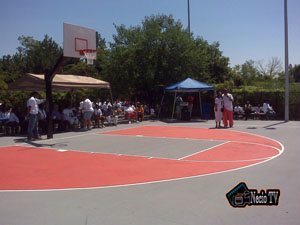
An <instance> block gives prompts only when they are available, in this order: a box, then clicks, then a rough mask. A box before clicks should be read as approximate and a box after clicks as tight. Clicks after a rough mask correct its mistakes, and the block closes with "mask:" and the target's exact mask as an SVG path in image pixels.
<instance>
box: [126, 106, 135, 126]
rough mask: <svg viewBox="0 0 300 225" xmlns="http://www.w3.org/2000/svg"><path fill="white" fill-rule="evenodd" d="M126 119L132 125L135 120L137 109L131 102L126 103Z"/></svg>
mask: <svg viewBox="0 0 300 225" xmlns="http://www.w3.org/2000/svg"><path fill="white" fill-rule="evenodd" d="M124 113H125V118H126V119H128V122H129V123H131V121H132V119H134V118H135V109H134V107H132V105H130V104H129V102H127V103H126V106H125V107H124Z"/></svg>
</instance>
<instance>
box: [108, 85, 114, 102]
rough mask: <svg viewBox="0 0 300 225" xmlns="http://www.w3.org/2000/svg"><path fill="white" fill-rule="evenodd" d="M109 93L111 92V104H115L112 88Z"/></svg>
mask: <svg viewBox="0 0 300 225" xmlns="http://www.w3.org/2000/svg"><path fill="white" fill-rule="evenodd" d="M109 92H110V98H111V104H112V105H113V104H114V99H113V95H112V91H111V88H110V87H109Z"/></svg>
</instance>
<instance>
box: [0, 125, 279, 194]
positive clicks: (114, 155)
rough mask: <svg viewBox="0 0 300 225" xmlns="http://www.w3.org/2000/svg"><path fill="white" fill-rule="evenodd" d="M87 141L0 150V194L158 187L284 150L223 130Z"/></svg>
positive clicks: (170, 130) (159, 130) (132, 132)
mask: <svg viewBox="0 0 300 225" xmlns="http://www.w3.org/2000/svg"><path fill="white" fill-rule="evenodd" d="M71 138H72V137H71ZM85 138H86V137H85ZM89 138H90V139H85V143H86V148H84V146H81V147H80V148H76V146H77V145H78V144H76V143H77V142H78V141H79V142H80V141H82V140H83V139H82V138H81V137H77V138H76V137H75V138H74V140H73V141H72V143H73V144H71V145H69V148H65V149H64V148H61V147H63V146H56V147H55V146H54V148H52V147H51V148H47V147H46V145H44V146H40V147H34V146H25V145H23V146H22V145H17V146H16V145H15V146H5V147H1V148H0V171H2V172H1V176H0V189H1V190H3V191H4V190H7V191H9V190H61V189H91V188H107V187H115V186H128V185H136V184H145V183H155V182H163V181H170V180H177V179H185V178H191V177H198V176H204V175H211V174H217V173H223V172H226V171H232V170H238V169H241V168H246V167H249V166H254V165H257V164H260V163H263V162H267V161H269V160H271V159H274V158H275V157H277V156H279V155H280V154H281V153H282V152H283V151H284V147H283V145H282V144H281V143H279V142H278V141H276V140H273V139H271V138H267V137H263V136H259V135H254V134H249V133H245V132H240V131H234V130H229V129H209V128H199V127H177V126H161V125H159V126H157V125H156V126H151V125H148V126H139V127H133V128H124V129H116V130H112V131H104V130H103V131H100V132H98V133H94V134H90V137H89ZM103 139H106V143H104V142H102V140H103ZM46 142H47V141H46ZM37 143H38V142H37Z"/></svg>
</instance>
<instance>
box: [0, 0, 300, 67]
mask: <svg viewBox="0 0 300 225" xmlns="http://www.w3.org/2000/svg"><path fill="white" fill-rule="evenodd" d="M187 12H188V10H187V0H109V1H108V0H80V1H79V0H51V1H49V0H9V1H7V0H0V33H1V35H0V57H2V56H3V55H8V54H11V55H13V54H15V53H16V51H17V50H16V48H17V47H19V46H20V44H19V42H18V37H19V36H22V35H24V36H32V37H33V38H34V39H36V40H43V38H44V36H45V35H46V34H47V35H49V36H50V37H52V38H53V40H54V41H56V42H57V43H58V44H60V45H61V46H62V42H63V22H66V23H70V24H75V25H80V26H84V27H89V28H93V29H95V30H96V31H98V32H99V33H100V34H101V36H102V37H104V38H105V40H106V41H107V42H112V41H113V38H112V35H113V34H116V30H115V28H114V26H113V24H116V25H121V24H124V25H125V26H127V27H129V26H136V25H140V24H141V22H142V21H143V19H144V18H145V16H151V15H157V14H166V15H170V14H171V15H173V17H174V19H175V20H180V21H181V23H182V24H183V26H184V27H187V26H188V13H187ZM190 15H191V17H190V18H191V32H192V33H193V34H194V36H195V37H197V36H200V37H203V38H204V39H205V40H207V41H208V42H209V43H210V44H211V43H213V42H219V43H220V50H221V51H222V52H223V56H226V57H229V59H230V66H234V65H237V64H239V65H241V64H243V63H245V61H246V60H250V59H251V60H254V61H262V62H263V63H265V64H267V62H268V61H269V60H271V59H272V57H277V58H279V59H280V60H281V62H282V65H283V68H284V0H190ZM288 23H289V27H288V29H289V63H290V64H292V65H295V64H300V0H288Z"/></svg>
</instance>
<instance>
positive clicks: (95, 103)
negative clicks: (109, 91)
mask: <svg viewBox="0 0 300 225" xmlns="http://www.w3.org/2000/svg"><path fill="white" fill-rule="evenodd" d="M96 105H98V106H99V107H100V108H102V102H101V101H100V98H96V99H95V101H94V102H93V107H94V109H95V108H96Z"/></svg>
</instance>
